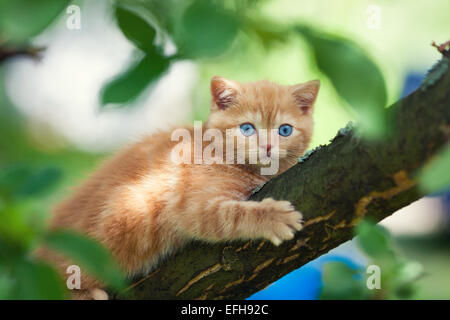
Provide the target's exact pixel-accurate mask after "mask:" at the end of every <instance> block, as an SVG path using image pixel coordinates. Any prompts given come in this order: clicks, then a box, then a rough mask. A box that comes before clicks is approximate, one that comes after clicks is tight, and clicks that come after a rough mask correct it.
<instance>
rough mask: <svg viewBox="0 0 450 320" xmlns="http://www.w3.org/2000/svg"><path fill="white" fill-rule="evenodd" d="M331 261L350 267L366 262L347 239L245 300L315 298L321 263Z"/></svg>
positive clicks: (317, 295)
mask: <svg viewBox="0 0 450 320" xmlns="http://www.w3.org/2000/svg"><path fill="white" fill-rule="evenodd" d="M333 261H338V262H343V263H345V264H346V265H348V266H349V267H351V268H359V267H361V266H364V265H365V264H366V261H365V259H364V257H363V256H362V255H361V253H360V252H359V251H358V250H357V249H356V247H355V245H354V244H353V243H352V241H349V242H346V243H345V244H343V245H341V246H339V247H338V248H336V249H334V250H331V251H330V253H327V254H325V255H323V256H321V257H319V258H317V259H315V260H313V261H311V262H309V263H307V264H305V265H304V266H303V267H301V268H299V269H297V270H295V271H292V272H291V273H289V274H287V275H286V276H284V277H283V278H281V279H280V280H278V281H276V282H274V283H272V284H271V285H269V286H268V287H267V288H265V289H263V290H261V291H259V292H257V293H255V294H254V295H252V296H250V297H249V298H247V300H316V299H318V297H319V294H320V289H321V286H322V272H323V265H324V264H325V263H328V262H333Z"/></svg>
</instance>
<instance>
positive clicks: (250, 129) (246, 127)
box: [240, 123, 256, 137]
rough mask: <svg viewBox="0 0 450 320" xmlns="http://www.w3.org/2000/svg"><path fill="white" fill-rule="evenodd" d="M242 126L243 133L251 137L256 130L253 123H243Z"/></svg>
mask: <svg viewBox="0 0 450 320" xmlns="http://www.w3.org/2000/svg"><path fill="white" fill-rule="evenodd" d="M240 128H241V132H242V134H243V135H244V136H246V137H249V136H251V135H253V134H254V133H255V132H256V130H255V127H254V126H253V125H252V124H251V123H243V124H241V126H240Z"/></svg>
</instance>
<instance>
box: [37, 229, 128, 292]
mask: <svg viewBox="0 0 450 320" xmlns="http://www.w3.org/2000/svg"><path fill="white" fill-rule="evenodd" d="M44 242H45V244H47V245H48V246H49V247H50V248H52V249H54V250H55V251H58V252H60V253H61V254H63V255H65V256H66V257H67V258H69V259H71V260H73V261H74V263H77V264H79V266H80V268H81V272H83V271H84V270H86V272H87V273H89V274H91V275H93V276H94V277H96V278H97V279H99V280H100V281H102V282H104V283H105V284H106V285H108V286H111V287H113V288H114V289H116V290H121V289H123V288H124V286H125V280H124V275H123V274H122V272H121V271H120V270H119V267H118V264H117V262H116V261H115V260H114V259H113V257H112V255H111V254H110V253H109V251H108V250H107V249H106V248H104V247H103V246H102V245H101V244H99V243H98V242H96V241H94V240H93V239H90V238H88V237H86V236H83V235H81V234H78V233H75V232H72V231H54V232H51V233H50V234H48V235H47V236H46V237H45V239H44Z"/></svg>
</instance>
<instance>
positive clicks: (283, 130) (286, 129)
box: [278, 124, 292, 137]
mask: <svg viewBox="0 0 450 320" xmlns="http://www.w3.org/2000/svg"><path fill="white" fill-rule="evenodd" d="M291 133H292V126H291V125H289V124H283V125H282V126H280V127H279V128H278V134H279V135H280V136H283V137H287V136H290V135H291Z"/></svg>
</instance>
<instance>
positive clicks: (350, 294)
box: [320, 262, 367, 300]
mask: <svg viewBox="0 0 450 320" xmlns="http://www.w3.org/2000/svg"><path fill="white" fill-rule="evenodd" d="M361 279H362V274H361V271H360V270H355V269H352V268H350V267H349V266H347V265H346V264H345V263H342V262H328V263H326V264H325V265H324V270H323V277H322V282H323V287H322V291H321V293H320V299H322V300H335V299H340V300H341V299H352V300H353V299H365V298H367V291H366V290H365V287H364V281H361Z"/></svg>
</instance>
